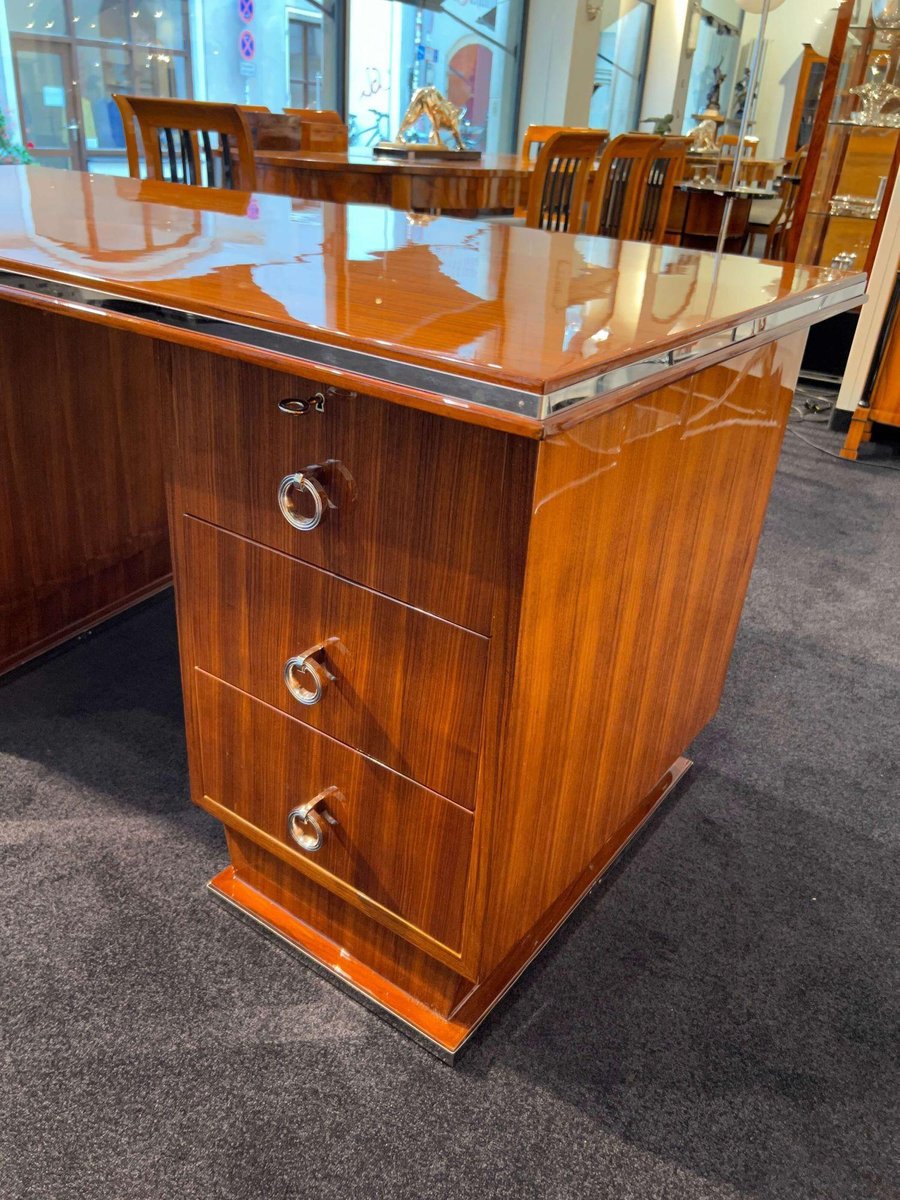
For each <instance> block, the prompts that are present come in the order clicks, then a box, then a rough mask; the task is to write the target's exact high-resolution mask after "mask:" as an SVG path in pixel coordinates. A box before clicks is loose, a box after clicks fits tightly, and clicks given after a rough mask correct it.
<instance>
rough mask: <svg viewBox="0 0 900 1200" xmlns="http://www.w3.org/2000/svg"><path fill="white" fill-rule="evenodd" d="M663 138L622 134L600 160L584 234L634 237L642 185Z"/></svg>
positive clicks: (641, 208)
mask: <svg viewBox="0 0 900 1200" xmlns="http://www.w3.org/2000/svg"><path fill="white" fill-rule="evenodd" d="M662 144H663V139H662V138H661V137H657V136H656V135H655V134H652V133H623V134H620V136H619V137H617V138H613V140H612V141H611V142H610V143H609V145H608V146H607V147H606V149H605V150H604V151H603V154H602V156H601V158H600V165H599V167H598V168H597V174H596V176H595V178H594V182H593V185H592V187H591V202H590V206H589V208H588V215H587V223H586V225H585V233H590V234H595V235H596V234H599V235H600V236H602V237H615V238H626V239H627V238H634V237H636V236H637V229H638V225H639V223H640V220H641V214H642V211H643V198H644V186H645V183H646V180H647V172H648V171H649V169H650V163H651V160H652V158H653V155H654V154H655V152H656V151H657V150H658V149H659V148H660V146H662Z"/></svg>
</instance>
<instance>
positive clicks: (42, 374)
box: [0, 302, 171, 671]
mask: <svg viewBox="0 0 900 1200" xmlns="http://www.w3.org/2000/svg"><path fill="white" fill-rule="evenodd" d="M0 341H2V346H3V350H2V353H0V497H2V503H0V671H5V670H8V669H9V668H11V667H13V666H15V665H17V664H18V663H20V662H23V661H25V660H26V659H28V658H31V657H32V656H34V655H35V654H38V653H40V652H41V651H43V650H46V649H48V648H49V647H51V646H53V645H55V644H56V643H58V642H61V641H63V640H65V639H66V638H68V637H71V636H73V634H75V633H78V632H79V631H81V630H83V629H87V628H89V627H90V626H92V625H94V624H96V623H97V622H98V621H100V620H102V619H103V618H105V617H107V616H110V615H112V614H113V613H114V612H117V611H118V610H119V609H121V608H124V607H126V606H127V605H129V604H131V603H134V602H135V601H137V600H140V599H142V598H143V597H145V596H147V595H150V594H152V593H153V592H154V591H157V590H158V589H159V588H161V587H164V586H165V585H166V584H167V583H168V580H169V577H170V571H171V567H170V561H169V547H168V533H167V524H166V510H165V498H164V493H163V450H162V436H161V428H160V412H161V409H160V396H159V392H158V390H157V385H156V374H155V370H154V359H153V345H152V343H151V342H149V341H147V340H146V339H144V338H138V337H134V336H130V335H126V334H121V333H117V332H116V331H114V330H106V329H102V328H100V327H98V326H85V325H83V324H82V323H81V322H78V321H73V320H72V319H71V318H69V317H65V316H51V315H49V314H46V313H42V312H39V311H37V310H34V309H30V308H25V307H22V306H20V305H15V304H8V303H2V302H0ZM75 364H79V365H80V369H75ZM87 364H89V369H87Z"/></svg>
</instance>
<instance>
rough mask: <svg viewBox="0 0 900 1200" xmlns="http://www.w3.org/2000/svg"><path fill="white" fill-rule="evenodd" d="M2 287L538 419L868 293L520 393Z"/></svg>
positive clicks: (66, 290) (124, 307)
mask: <svg viewBox="0 0 900 1200" xmlns="http://www.w3.org/2000/svg"><path fill="white" fill-rule="evenodd" d="M0 286H3V287H7V288H11V289H14V290H16V291H20V292H27V293H29V294H30V295H33V296H49V297H51V298H53V299H56V300H62V301H69V302H72V303H76V304H81V305H84V306H86V307H88V308H95V309H98V310H100V311H103V312H109V313H122V314H123V315H125V316H130V317H135V318H137V319H139V320H142V321H149V322H151V323H152V324H156V325H164V326H167V327H168V328H171V329H180V330H182V331H184V332H188V333H196V334H200V335H203V336H205V337H211V338H215V339H218V340H219V341H223V342H230V343H232V344H236V345H242V346H253V347H255V348H256V349H260V350H268V351H271V352H272V353H273V354H282V355H285V356H286V357H288V358H293V359H297V360H298V361H301V362H305V363H309V364H310V366H312V367H316V366H320V367H331V368H332V369H334V370H338V371H350V372H353V373H354V374H356V375H361V376H368V377H369V378H370V379H375V380H378V381H379V382H381V383H389V384H400V385H401V386H404V387H411V388H416V389H417V390H420V391H425V392H431V393H433V394H435V395H437V396H440V397H442V398H443V399H445V400H446V401H447V402H448V403H450V404H452V403H454V402H456V403H457V404H461V405H468V404H478V405H481V406H482V407H484V408H493V409H497V410H499V411H501V412H507V413H515V414H517V415H518V416H522V417H530V418H531V419H533V420H536V421H540V420H543V419H544V418H545V417H549V416H550V415H552V414H553V413H556V412H559V411H560V410H561V409H564V408H569V407H571V406H572V405H574V404H578V403H581V402H582V401H584V400H592V399H595V398H597V397H600V396H606V395H609V394H610V393H611V392H614V391H617V390H619V389H620V388H625V387H628V386H630V385H631V384H635V383H640V382H641V381H643V380H647V379H652V377H653V376H654V375H658V374H660V373H662V372H663V371H668V370H671V368H672V367H676V366H681V365H683V364H684V363H688V362H696V363H697V364H698V365H699V364H701V363H702V360H703V359H704V358H706V357H708V356H709V355H712V354H715V353H716V352H717V351H719V350H723V349H725V348H726V347H728V346H731V345H735V344H737V343H739V342H744V341H748V340H749V339H751V338H753V337H756V336H758V335H760V334H762V333H770V332H772V331H773V330H777V329H779V328H781V327H783V326H785V325H790V324H792V323H793V322H794V321H797V320H799V319H802V318H804V317H808V316H812V317H817V316H820V315H821V316H823V317H824V316H826V315H827V314H828V312H829V310H830V309H833V308H840V307H843V306H846V305H847V304H848V303H849V302H852V301H854V300H858V301H861V300H862V297H863V296H864V294H865V290H866V281H865V279H856V280H853V281H851V282H849V283H847V284H845V285H844V286H843V287H838V288H835V289H834V290H833V291H829V292H826V293H825V295H822V294H820V293H816V292H813V293H812V294H811V295H810V296H808V297H807V298H806V299H805V300H801V301H799V302H797V303H795V304H790V305H788V306H787V307H785V308H781V309H779V310H778V311H776V312H774V313H768V314H767V315H765V316H761V317H756V318H754V319H751V320H748V321H742V322H738V323H737V324H735V325H733V326H731V327H730V328H729V329H725V330H721V331H720V332H718V333H714V334H709V335H708V336H707V337H702V338H697V339H694V340H693V341H690V342H685V343H684V344H683V345H681V346H676V347H674V348H672V349H670V350H666V351H664V352H663V353H661V354H657V355H654V356H653V357H651V358H645V359H641V360H639V361H637V362H633V363H628V364H627V365H626V366H623V367H614V368H612V369H611V370H609V371H605V372H601V373H599V374H597V375H595V376H594V377H593V378H590V379H585V380H582V381H581V382H580V383H577V384H572V385H571V386H569V387H564V388H558V389H557V390H556V391H553V392H547V393H546V394H541V393H538V392H529V391H526V390H524V389H520V388H512V387H506V386H504V385H503V384H499V383H488V382H485V381H482V380H478V379H469V378H467V377H466V376H464V375H456V374H454V373H453V372H452V371H442V370H439V369H437V368H434V367H422V366H417V365H415V364H414V363H407V362H402V361H400V360H399V359H395V358H388V357H387V356H385V357H382V356H380V355H377V354H367V353H365V352H364V351H362V350H353V349H350V348H349V347H344V346H334V345H331V344H330V343H327V342H317V341H315V340H314V339H313V338H306V337H298V336H296V335H295V334H289V333H279V332H276V331H273V330H267V329H260V328H258V327H257V326H255V325H244V324H241V323H240V322H238V321H225V320H222V319H221V318H218V317H205V316H202V315H200V314H198V313H192V312H189V311H188V310H186V309H179V308H171V307H164V306H162V305H160V304H155V303H152V302H150V301H145V300H133V299H129V298H128V297H125V296H117V295H116V294H115V293H113V292H105V291H103V290H101V289H97V288H93V287H88V286H86V285H82V284H74V283H63V282H62V281H60V280H56V279H45V278H43V277H41V276H39V275H28V274H26V273H25V272H22V271H10V270H4V269H0Z"/></svg>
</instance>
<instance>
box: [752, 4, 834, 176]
mask: <svg viewBox="0 0 900 1200" xmlns="http://www.w3.org/2000/svg"><path fill="white" fill-rule="evenodd" d="M836 3H837V0H784V3H783V4H782V6H781V7H780V8H777V9H776V10H775V12H773V13H770V15H769V19H768V22H767V23H766V57H765V62H764V64H763V74H762V81H761V86H760V89H759V101H758V103H757V106H756V124H755V126H754V129H753V133H754V135H755V136H756V137H758V138H759V150H758V154H759V157H760V158H781V157H783V156H784V155H785V146H786V143H787V135H788V127H789V125H790V123H791V111H792V110H793V106H794V97H795V95H796V93H797V83H798V81H799V78H800V61H801V59H802V57H803V43H804V42H808V41H809V40H810V39H811V38H812V36H813V33H814V31H815V23H816V18H817V17H820V16H822V15H823V14H824V13H826V12H827V11H828V10H829V9H830V8H835V7H836ZM758 31H759V17H758V16H753V15H752V14H750V13H748V14H747V15H746V17H745V18H744V28H743V32H742V38H741V40H742V43H749V44H752V43H753V42H754V41H755V40H756V35H757V33H758ZM748 61H749V59H748Z"/></svg>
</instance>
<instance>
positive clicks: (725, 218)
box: [716, 0, 770, 254]
mask: <svg viewBox="0 0 900 1200" xmlns="http://www.w3.org/2000/svg"><path fill="white" fill-rule="evenodd" d="M769 3H770V0H763V6H762V12H761V13H760V14H759V29H758V31H757V34H756V42H755V44H754V46H753V57H752V58H751V60H750V78H749V79H748V81H747V98H746V100H745V101H744V111H743V113H741V127H740V130H739V131H738V140H737V145H736V146H735V148H734V166H733V167H732V169H731V183H730V185H729V186H730V187H731V188H732V189H734V188H736V187H737V186H738V181H739V179H740V177H741V160H742V159H743V157H744V141H745V139H746V137H747V132H748V130H749V128H750V109H751V108H752V107H753V98H754V96H755V95H756V85H757V83H758V81H759V62H760V59H761V58H762V47H763V39H764V38H765V36H766V22H767V21H768V19H769ZM733 208H734V193H733V191H732V194H731V195H729V196H727V197H726V199H725V212H724V213H723V214H722V225H721V228H720V229H719V240H718V241H717V242H716V254H721V253H722V250H723V249H724V247H725V236H726V233H727V230H728V226H729V224H730V223H731V210H732V209H733Z"/></svg>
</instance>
